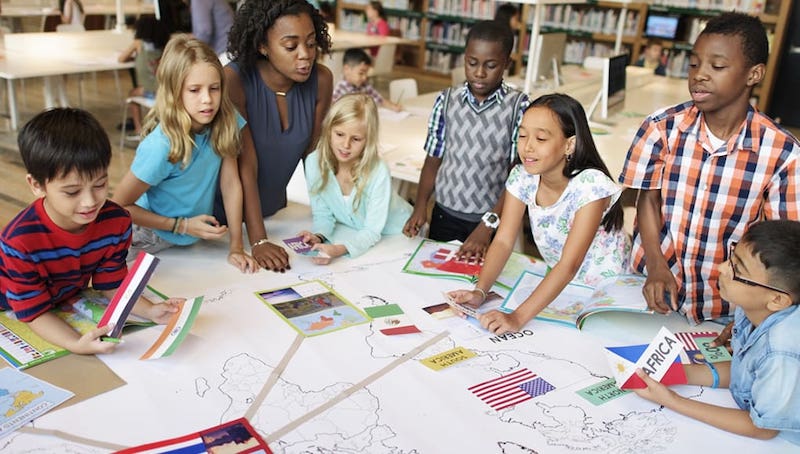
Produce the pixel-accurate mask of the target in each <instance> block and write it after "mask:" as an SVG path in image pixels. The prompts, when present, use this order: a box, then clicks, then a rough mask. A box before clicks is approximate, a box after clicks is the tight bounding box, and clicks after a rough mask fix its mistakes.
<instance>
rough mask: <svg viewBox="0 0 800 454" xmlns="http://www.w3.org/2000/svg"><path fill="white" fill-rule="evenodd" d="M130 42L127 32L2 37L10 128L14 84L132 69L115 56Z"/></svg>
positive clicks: (15, 120)
mask: <svg viewBox="0 0 800 454" xmlns="http://www.w3.org/2000/svg"><path fill="white" fill-rule="evenodd" d="M131 42H133V34H132V32H130V31H127V30H126V31H123V32H116V31H110V30H102V31H85V32H48V33H12V34H8V35H6V36H5V52H4V53H5V56H4V58H2V59H0V78H2V79H5V80H6V85H7V87H8V112H9V117H10V123H11V129H12V130H16V129H17V127H18V124H19V112H18V111H17V98H16V92H15V89H14V81H15V80H17V79H27V78H33V77H45V76H58V75H63V74H81V73H90V72H95V71H111V70H119V69H127V68H132V67H133V65H134V64H133V62H127V63H119V62H118V61H117V56H118V55H119V53H120V52H122V51H123V50H125V48H127V47H128V46H129V45H130V43H131Z"/></svg>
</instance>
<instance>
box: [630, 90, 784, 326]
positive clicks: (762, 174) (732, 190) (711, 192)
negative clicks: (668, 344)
mask: <svg viewBox="0 0 800 454" xmlns="http://www.w3.org/2000/svg"><path fill="white" fill-rule="evenodd" d="M799 156H800V145H799V144H798V141H797V139H796V138H794V137H793V136H792V135H791V134H789V133H787V132H786V131H784V130H783V129H781V128H780V127H779V126H777V125H776V124H775V123H774V122H773V121H772V120H771V119H770V118H769V117H767V116H765V115H763V114H761V113H760V112H758V111H757V110H756V109H754V108H752V107H751V108H750V109H749V110H748V112H747V118H746V120H745V121H744V124H743V125H742V127H741V129H740V130H739V132H738V133H737V134H734V135H733V136H732V137H730V138H729V139H728V141H727V143H725V144H724V145H723V146H722V147H720V148H719V149H718V150H713V149H712V148H711V145H710V141H709V138H708V133H707V126H706V124H705V120H704V119H703V115H702V113H701V112H700V111H699V110H698V109H697V107H695V106H694V103H692V102H687V103H684V104H681V105H677V106H674V107H671V108H668V109H664V110H662V111H659V112H656V113H654V114H653V115H651V116H650V117H649V118H647V119H646V120H645V121H644V123H643V124H642V126H641V127H640V128H639V131H638V132H637V133H636V137H635V138H634V140H633V143H632V144H631V147H630V149H629V150H628V157H627V161H626V163H625V167H624V168H623V170H622V174H621V175H620V178H619V181H620V183H622V184H623V185H625V186H628V187H631V188H637V189H645V190H647V189H659V190H660V191H661V198H662V206H661V215H662V218H663V225H662V228H661V250H662V252H663V253H664V256H665V257H666V259H667V263H668V264H669V266H670V268H671V269H672V272H673V274H674V275H675V277H676V279H677V282H678V288H680V289H682V290H681V291H680V292H679V298H678V302H679V304H682V306H681V312H683V313H685V314H686V316H687V318H688V319H689V321H690V322H693V323H699V322H701V321H703V320H708V319H714V318H718V317H721V316H724V315H728V314H729V312H730V308H729V306H728V303H727V302H725V301H722V299H721V298H720V295H719V289H718V288H717V279H718V276H719V272H718V271H717V269H716V266H717V265H718V264H720V263H722V262H723V261H725V260H726V258H727V257H726V255H727V251H728V245H729V244H730V243H731V242H734V241H739V239H740V238H741V237H742V235H743V234H744V232H745V230H747V227H748V226H749V225H751V224H752V223H754V222H757V221H759V220H762V219H800V218H799V216H800V194H799V192H800V187H798V185H800V166H798V162H797V160H798V157H799ZM638 233H639V232H638V227H637V228H635V229H634V245H633V251H632V253H633V260H632V262H633V266H634V268H635V269H636V270H638V271H639V272H642V273H646V267H645V257H644V248H643V247H642V244H641V238H640V237H639V234H638Z"/></svg>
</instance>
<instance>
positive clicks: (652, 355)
mask: <svg viewBox="0 0 800 454" xmlns="http://www.w3.org/2000/svg"><path fill="white" fill-rule="evenodd" d="M682 350H683V344H681V342H680V341H678V339H677V338H676V337H675V336H674V335H673V334H672V333H671V332H670V331H669V330H668V329H666V328H664V327H662V328H661V329H660V330H659V332H658V334H657V335H656V337H655V338H654V339H653V340H652V341H651V342H650V344H649V345H629V346H622V347H606V349H605V352H606V355H607V357H608V362H609V365H610V366H611V371H612V373H613V374H614V378H615V379H616V381H617V383H618V384H620V389H638V388H645V387H646V385H645V383H644V381H643V380H642V379H641V378H639V376H638V375H636V369H642V370H643V371H644V372H645V373H646V374H647V375H649V376H650V377H651V378H652V379H654V380H656V381H659V382H661V383H663V384H665V385H679V384H685V383H686V374H685V373H684V371H683V364H682V363H681V360H680V353H681V351H682Z"/></svg>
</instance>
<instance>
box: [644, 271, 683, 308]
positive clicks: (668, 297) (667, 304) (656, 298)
mask: <svg viewBox="0 0 800 454" xmlns="http://www.w3.org/2000/svg"><path fill="white" fill-rule="evenodd" d="M642 295H644V299H645V300H646V301H647V307H649V308H650V309H652V310H654V311H656V312H658V313H659V314H668V313H669V312H670V310H673V311H677V310H678V283H677V282H676V281H675V276H673V275H672V271H670V269H669V268H668V267H667V266H666V265H657V266H654V267H653V269H648V270H647V280H645V282H644V288H643V289H642Z"/></svg>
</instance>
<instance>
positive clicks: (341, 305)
mask: <svg viewBox="0 0 800 454" xmlns="http://www.w3.org/2000/svg"><path fill="white" fill-rule="evenodd" d="M256 295H257V296H258V297H259V299H261V300H262V301H264V303H266V304H267V306H268V307H269V308H270V309H272V310H273V311H275V313H276V314H278V316H279V317H281V318H282V319H284V320H285V321H286V323H288V324H289V326H291V327H292V328H294V329H295V330H296V331H297V332H299V333H300V334H302V335H304V336H318V335H320V334H325V333H329V332H331V331H336V330H340V329H342V328H347V327H349V326H353V325H360V324H362V323H367V322H369V321H370V318H369V316H368V315H367V314H365V313H364V312H362V311H361V310H360V309H358V308H356V307H355V306H354V305H353V304H352V303H350V302H349V301H347V300H346V299H345V298H343V297H342V296H341V295H339V294H338V293H336V292H334V291H333V290H332V289H331V288H329V287H328V286H326V285H325V284H323V283H322V282H319V281H308V282H301V283H298V284H294V285H291V286H289V287H284V288H277V289H272V290H262V291H259V292H256Z"/></svg>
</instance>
